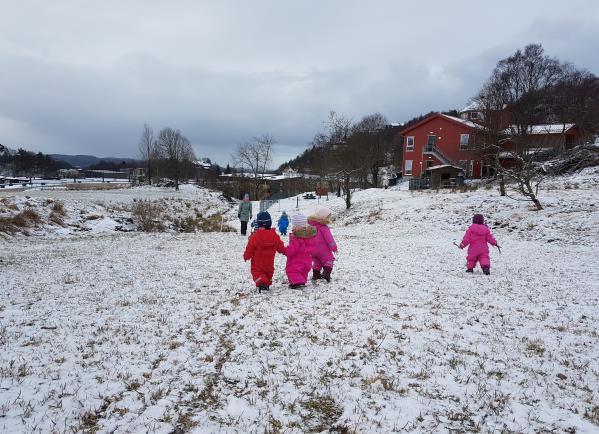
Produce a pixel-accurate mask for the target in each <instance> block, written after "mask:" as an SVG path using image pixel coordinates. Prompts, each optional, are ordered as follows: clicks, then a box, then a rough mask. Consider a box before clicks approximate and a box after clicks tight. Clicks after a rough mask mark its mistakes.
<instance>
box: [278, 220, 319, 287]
mask: <svg viewBox="0 0 599 434" xmlns="http://www.w3.org/2000/svg"><path fill="white" fill-rule="evenodd" d="M291 222H292V224H293V228H292V229H291V233H290V234H289V245H288V246H287V248H286V249H285V255H286V256H287V266H286V267H285V271H286V272H287V278H288V279H289V287H290V288H292V289H296V288H300V287H302V286H306V281H307V280H308V274H309V273H310V268H312V253H313V252H314V238H315V236H316V228H314V227H313V226H310V225H309V224H308V219H307V218H306V216H305V215H304V214H302V213H298V214H295V215H294V216H293V217H292V218H291Z"/></svg>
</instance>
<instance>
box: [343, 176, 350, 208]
mask: <svg viewBox="0 0 599 434" xmlns="http://www.w3.org/2000/svg"><path fill="white" fill-rule="evenodd" d="M350 187H351V185H350V178H349V177H347V178H345V182H344V188H343V189H344V190H345V208H346V209H350V208H351V188H350Z"/></svg>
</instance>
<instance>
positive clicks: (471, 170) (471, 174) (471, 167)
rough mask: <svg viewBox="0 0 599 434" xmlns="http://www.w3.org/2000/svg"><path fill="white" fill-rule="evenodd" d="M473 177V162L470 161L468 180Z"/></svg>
mask: <svg viewBox="0 0 599 434" xmlns="http://www.w3.org/2000/svg"><path fill="white" fill-rule="evenodd" d="M473 177H474V160H470V178H473Z"/></svg>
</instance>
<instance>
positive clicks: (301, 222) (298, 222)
mask: <svg viewBox="0 0 599 434" xmlns="http://www.w3.org/2000/svg"><path fill="white" fill-rule="evenodd" d="M291 224H292V225H293V227H294V228H295V227H304V226H307V225H308V219H307V218H306V215H305V214H302V213H301V212H299V213H297V214H294V216H293V217H291Z"/></svg>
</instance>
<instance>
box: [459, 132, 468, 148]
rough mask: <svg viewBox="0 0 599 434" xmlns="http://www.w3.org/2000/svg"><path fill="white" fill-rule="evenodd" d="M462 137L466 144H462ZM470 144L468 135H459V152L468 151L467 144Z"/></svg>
mask: <svg viewBox="0 0 599 434" xmlns="http://www.w3.org/2000/svg"><path fill="white" fill-rule="evenodd" d="M464 136H466V137H467V138H466V143H464ZM469 142H470V134H460V150H461V151H463V150H466V149H468V144H469Z"/></svg>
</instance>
